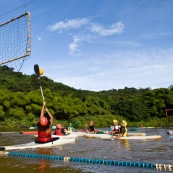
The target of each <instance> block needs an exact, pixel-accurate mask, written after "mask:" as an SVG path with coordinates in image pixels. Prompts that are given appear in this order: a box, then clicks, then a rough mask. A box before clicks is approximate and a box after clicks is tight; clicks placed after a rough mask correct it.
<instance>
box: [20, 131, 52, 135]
mask: <svg viewBox="0 0 173 173" xmlns="http://www.w3.org/2000/svg"><path fill="white" fill-rule="evenodd" d="M37 133H38V131H37V130H35V131H21V132H20V134H23V135H36V134H37ZM51 134H54V132H53V131H52V132H51Z"/></svg>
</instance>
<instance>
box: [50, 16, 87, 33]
mask: <svg viewBox="0 0 173 173" xmlns="http://www.w3.org/2000/svg"><path fill="white" fill-rule="evenodd" d="M88 23H89V19H87V18H81V19H70V20H66V21H65V22H63V21H60V22H57V23H55V24H54V25H50V26H48V29H49V30H50V31H56V30H59V31H61V30H68V29H77V28H80V27H82V26H83V25H87V24H88Z"/></svg>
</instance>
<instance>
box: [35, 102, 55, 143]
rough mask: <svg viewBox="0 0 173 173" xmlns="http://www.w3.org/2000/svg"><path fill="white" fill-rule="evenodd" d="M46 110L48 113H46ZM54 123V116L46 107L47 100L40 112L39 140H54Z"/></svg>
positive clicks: (43, 141)
mask: <svg viewBox="0 0 173 173" xmlns="http://www.w3.org/2000/svg"><path fill="white" fill-rule="evenodd" d="M44 111H46V114H45V115H44ZM52 124H53V116H52V114H51V113H50V112H49V110H48V108H47V107H46V103H45V101H44V102H43V106H42V109H41V113H40V120H39V122H38V138H37V141H38V142H41V143H45V142H49V141H51V140H52V135H51V129H52Z"/></svg>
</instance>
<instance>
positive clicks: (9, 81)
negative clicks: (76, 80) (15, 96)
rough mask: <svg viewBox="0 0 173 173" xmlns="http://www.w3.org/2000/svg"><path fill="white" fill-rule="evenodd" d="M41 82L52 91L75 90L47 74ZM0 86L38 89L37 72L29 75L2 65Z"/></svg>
mask: <svg viewBox="0 0 173 173" xmlns="http://www.w3.org/2000/svg"><path fill="white" fill-rule="evenodd" d="M41 83H42V85H43V86H44V88H49V89H50V90H51V91H55V92H57V91H67V92H71V91H75V89H74V88H72V87H69V86H67V85H64V84H62V83H57V82H54V81H53V80H51V79H49V78H47V77H46V76H42V77H41ZM0 87H5V88H6V89H8V90H10V91H12V92H16V91H21V92H24V93H27V92H30V91H33V90H36V89H38V87H39V81H38V78H37V77H36V75H35V74H33V75H31V76H29V75H24V74H22V73H21V72H14V71H13V69H12V68H9V67H7V66H0Z"/></svg>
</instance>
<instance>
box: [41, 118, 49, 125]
mask: <svg viewBox="0 0 173 173" xmlns="http://www.w3.org/2000/svg"><path fill="white" fill-rule="evenodd" d="M47 123H48V120H47V118H46V117H41V118H40V124H41V125H42V126H46V125H47Z"/></svg>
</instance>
